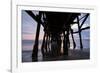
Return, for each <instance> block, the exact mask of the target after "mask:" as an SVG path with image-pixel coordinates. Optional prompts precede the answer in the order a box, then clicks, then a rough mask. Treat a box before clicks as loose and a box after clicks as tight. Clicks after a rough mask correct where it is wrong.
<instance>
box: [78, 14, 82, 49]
mask: <svg viewBox="0 0 100 73" xmlns="http://www.w3.org/2000/svg"><path fill="white" fill-rule="evenodd" d="M77 24H78V31H79V40H80V49H81V50H83V44H82V36H81V29H80V23H79V18H78V16H77Z"/></svg>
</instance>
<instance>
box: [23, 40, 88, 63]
mask: <svg viewBox="0 0 100 73" xmlns="http://www.w3.org/2000/svg"><path fill="white" fill-rule="evenodd" d="M70 42H71V44H70V46H71V47H70V49H71V50H72V48H73V45H72V41H70ZM75 42H76V48H75V49H76V50H79V49H80V42H79V39H75ZM82 43H83V51H84V53H85V54H84V55H86V58H87V57H89V53H90V39H82ZM41 44H42V40H39V51H38V61H42V53H41ZM33 45H34V40H22V62H32V59H31V55H32V49H33ZM75 52H76V51H75ZM75 55H76V54H75Z"/></svg>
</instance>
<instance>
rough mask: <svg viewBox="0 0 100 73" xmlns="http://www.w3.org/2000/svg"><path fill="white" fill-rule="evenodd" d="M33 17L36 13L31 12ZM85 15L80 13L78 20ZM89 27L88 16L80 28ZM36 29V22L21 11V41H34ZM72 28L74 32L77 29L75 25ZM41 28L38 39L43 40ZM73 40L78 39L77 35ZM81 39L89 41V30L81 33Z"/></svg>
mask: <svg viewBox="0 0 100 73" xmlns="http://www.w3.org/2000/svg"><path fill="white" fill-rule="evenodd" d="M32 12H33V13H34V14H35V15H37V14H38V11H32ZM84 14H85V13H82V15H81V16H80V18H81V17H82V16H84ZM80 22H81V21H80ZM89 25H90V16H89V17H88V19H87V20H86V22H85V24H84V25H83V26H82V28H83V27H86V26H89ZM36 27H37V22H36V21H35V20H34V19H32V18H31V17H30V16H29V15H28V14H27V13H26V12H25V11H24V10H22V40H34V39H35V34H36ZM72 28H73V29H74V30H76V29H77V24H75V25H73V26H72ZM43 34H44V32H43V27H42V26H41V28H40V36H39V39H40V40H41V39H43ZM74 36H75V38H78V34H76V35H74ZM82 37H83V38H85V39H89V37H90V32H89V29H88V30H85V31H82Z"/></svg>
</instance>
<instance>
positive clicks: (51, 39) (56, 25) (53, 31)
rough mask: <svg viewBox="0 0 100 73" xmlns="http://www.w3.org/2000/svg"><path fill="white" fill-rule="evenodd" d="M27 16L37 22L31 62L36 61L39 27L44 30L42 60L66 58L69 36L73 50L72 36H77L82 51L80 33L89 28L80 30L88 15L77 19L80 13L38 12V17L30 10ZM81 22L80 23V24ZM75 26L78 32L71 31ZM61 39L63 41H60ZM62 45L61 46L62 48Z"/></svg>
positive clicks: (74, 45)
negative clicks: (75, 25)
mask: <svg viewBox="0 0 100 73" xmlns="http://www.w3.org/2000/svg"><path fill="white" fill-rule="evenodd" d="M26 13H28V15H29V16H31V17H32V18H33V19H34V20H35V21H36V22H37V29H36V37H35V44H34V46H33V52H32V61H37V60H38V59H37V58H38V46H39V34H40V26H43V28H44V36H43V42H42V46H41V51H42V56H43V58H46V57H48V58H53V57H57V56H68V55H69V54H68V50H69V48H70V39H69V35H70V34H71V38H72V40H73V49H75V47H76V45H77V44H76V43H75V40H74V36H73V34H76V33H78V34H79V40H80V49H81V50H82V49H83V44H82V36H81V31H82V30H85V29H89V28H90V27H89V26H88V27H85V28H82V26H83V25H84V23H85V21H86V20H87V18H88V16H89V13H86V14H85V15H84V16H82V17H81V18H79V16H80V15H81V13H71V12H46V11H39V13H38V15H34V13H33V12H32V11H30V10H26ZM80 21H81V23H80ZM74 24H77V26H78V31H75V32H74V31H73V29H72V26H73V25H74ZM33 28H34V27H33ZM62 38H63V40H62ZM62 43H63V46H62ZM61 48H63V53H61Z"/></svg>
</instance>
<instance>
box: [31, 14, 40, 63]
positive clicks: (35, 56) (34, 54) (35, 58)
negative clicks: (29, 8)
mask: <svg viewBox="0 0 100 73" xmlns="http://www.w3.org/2000/svg"><path fill="white" fill-rule="evenodd" d="M40 19H41V13H40V12H39V16H38V22H37V30H36V36H35V44H34V47H33V51H32V61H38V41H39V32H40V21H41V20H40Z"/></svg>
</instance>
